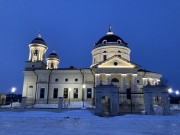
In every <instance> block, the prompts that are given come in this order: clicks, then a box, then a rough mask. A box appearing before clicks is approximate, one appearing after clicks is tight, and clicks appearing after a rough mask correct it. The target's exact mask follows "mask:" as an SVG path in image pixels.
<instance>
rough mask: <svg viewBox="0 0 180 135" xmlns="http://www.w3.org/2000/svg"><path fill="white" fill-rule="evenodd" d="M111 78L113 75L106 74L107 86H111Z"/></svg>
mask: <svg viewBox="0 0 180 135" xmlns="http://www.w3.org/2000/svg"><path fill="white" fill-rule="evenodd" d="M110 76H111V74H106V84H107V85H109V84H111V80H110Z"/></svg>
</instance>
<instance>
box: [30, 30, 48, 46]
mask: <svg viewBox="0 0 180 135" xmlns="http://www.w3.org/2000/svg"><path fill="white" fill-rule="evenodd" d="M31 44H43V45H46V42H45V41H44V40H43V39H42V37H41V35H40V33H39V34H38V37H37V38H35V39H34V40H32V42H31Z"/></svg>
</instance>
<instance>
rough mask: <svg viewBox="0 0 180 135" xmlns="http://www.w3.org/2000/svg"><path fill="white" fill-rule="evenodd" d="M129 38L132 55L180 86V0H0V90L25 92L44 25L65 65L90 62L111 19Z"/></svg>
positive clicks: (115, 28)
mask: <svg viewBox="0 0 180 135" xmlns="http://www.w3.org/2000/svg"><path fill="white" fill-rule="evenodd" d="M109 24H111V25H112V30H113V32H114V33H115V34H116V35H119V36H120V37H121V38H122V39H123V40H124V41H125V42H127V43H128V44H129V47H130V49H131V51H132V53H131V61H133V62H135V63H137V64H139V65H141V66H142V68H145V69H147V70H151V71H155V72H159V73H162V74H163V75H164V77H165V78H167V79H168V83H169V86H170V87H172V88H173V89H180V0H0V47H1V49H0V64H1V65H0V74H1V76H0V93H1V92H5V93H9V92H10V89H11V87H13V86H16V87H17V92H18V93H21V91H22V86H23V73H22V71H23V70H24V68H25V61H26V60H28V54H29V48H28V44H29V43H30V42H31V41H32V40H33V39H34V38H35V37H36V36H37V34H38V31H41V34H42V37H43V39H44V40H45V41H46V43H47V45H48V51H47V55H48V54H49V53H50V52H52V51H53V50H55V51H56V52H57V53H58V55H59V57H60V59H61V62H60V67H69V66H71V65H73V66H75V67H78V68H88V67H89V66H90V64H91V50H92V48H93V44H94V43H95V42H97V41H98V40H99V39H100V38H101V37H102V36H104V35H105V34H106V32H107V30H108V25H109Z"/></svg>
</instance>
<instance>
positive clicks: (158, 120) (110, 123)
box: [0, 110, 180, 135]
mask: <svg viewBox="0 0 180 135" xmlns="http://www.w3.org/2000/svg"><path fill="white" fill-rule="evenodd" d="M0 121H1V126H0V135H6V134H8V135H17V134H18V135H36V134H38V135H55V134H56V135H57V134H61V135H92V134H98V135H153V134H154V135H156V134H157V135H159V134H160V135H179V134H180V128H179V125H180V114H179V115H173V116H147V115H125V116H116V117H109V118H104V117H98V116H96V115H94V114H92V113H91V112H90V111H88V110H68V111H63V112H61V113H57V112H48V111H24V112H13V111H10V112H0Z"/></svg>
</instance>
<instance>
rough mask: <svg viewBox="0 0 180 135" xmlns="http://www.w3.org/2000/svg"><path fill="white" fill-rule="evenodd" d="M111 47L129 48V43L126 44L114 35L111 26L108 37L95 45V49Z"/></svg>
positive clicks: (104, 37)
mask: <svg viewBox="0 0 180 135" xmlns="http://www.w3.org/2000/svg"><path fill="white" fill-rule="evenodd" d="M111 45H112V46H114V45H117V46H124V47H128V45H127V43H125V42H124V41H123V39H122V38H120V37H119V36H116V35H114V34H113V32H112V30H111V26H110V27H109V31H108V32H107V35H105V36H103V37H102V38H101V39H100V40H99V41H98V42H97V43H95V45H94V49H95V48H98V47H102V46H111Z"/></svg>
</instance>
